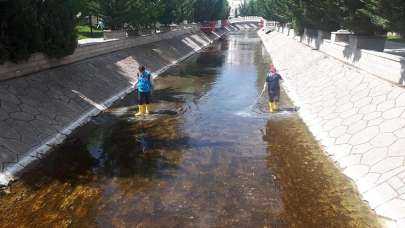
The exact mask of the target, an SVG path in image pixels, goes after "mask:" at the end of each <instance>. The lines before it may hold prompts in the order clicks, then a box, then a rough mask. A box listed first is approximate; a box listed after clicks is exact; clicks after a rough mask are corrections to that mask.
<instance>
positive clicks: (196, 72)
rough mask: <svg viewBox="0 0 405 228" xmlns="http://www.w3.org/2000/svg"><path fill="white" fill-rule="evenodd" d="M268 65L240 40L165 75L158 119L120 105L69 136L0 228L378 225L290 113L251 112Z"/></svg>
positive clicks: (7, 204) (28, 177) (248, 37)
mask: <svg viewBox="0 0 405 228" xmlns="http://www.w3.org/2000/svg"><path fill="white" fill-rule="evenodd" d="M269 63H270V59H269V56H268V55H267V54H266V51H265V49H264V47H263V46H262V44H261V42H260V39H259V38H258V37H257V35H256V34H255V33H237V34H231V35H229V36H228V37H227V38H226V39H224V40H221V41H219V42H217V43H216V44H215V45H213V46H212V47H211V48H209V49H207V50H206V51H205V52H203V53H201V54H199V55H196V56H194V57H192V58H190V59H188V60H187V61H186V62H184V63H181V64H179V65H178V66H176V67H173V68H172V69H170V70H169V71H168V72H166V73H165V74H164V75H162V76H161V77H160V78H159V80H158V81H157V83H156V86H157V91H155V93H154V96H153V97H154V103H155V105H154V106H155V110H157V111H159V112H158V113H157V114H155V115H152V116H150V117H147V118H144V119H142V118H134V117H133V114H134V113H135V108H134V107H135V105H136V101H135V100H136V98H135V96H133V95H129V96H128V97H127V98H125V99H124V100H122V101H119V102H117V103H116V104H115V105H114V106H113V107H112V108H110V109H109V110H107V111H106V112H105V113H103V114H101V115H100V116H98V117H95V118H94V119H93V120H92V122H91V123H89V124H88V125H86V126H84V127H82V128H80V129H78V130H77V131H75V132H74V134H73V135H72V136H71V137H69V139H68V140H67V141H66V142H65V143H64V144H63V145H61V146H60V147H59V148H58V149H57V150H55V151H54V152H52V153H51V154H50V155H49V156H47V157H46V158H44V159H43V161H42V162H41V163H40V164H39V165H38V166H37V167H35V168H33V169H32V170H31V171H29V172H27V173H26V174H25V175H24V176H23V177H22V179H21V180H19V181H17V182H15V183H14V184H13V185H12V186H11V193H10V194H7V195H5V194H4V195H2V196H1V197H0V205H1V206H0V226H1V227H304V228H307V227H308V228H314V227H320V228H324V227H345V228H346V227H356V228H357V227H379V225H378V221H377V219H376V216H375V215H374V213H373V212H372V211H371V210H370V209H369V208H368V206H367V205H366V204H365V203H364V202H363V201H362V200H361V199H360V197H359V195H358V193H357V191H356V190H355V188H354V187H353V186H352V185H351V183H350V181H349V180H348V179H347V178H346V177H345V176H344V175H343V174H342V173H341V172H340V171H339V170H338V169H337V168H336V167H335V166H334V164H333V162H331V161H330V160H329V159H328V157H327V156H326V155H325V154H324V152H323V151H322V150H321V148H320V147H319V145H318V143H317V142H316V141H315V140H314V138H313V137H312V136H311V135H310V133H309V132H308V131H307V128H306V126H305V125H304V123H302V121H301V120H300V118H299V117H298V115H297V113H295V112H288V111H287V112H282V113H277V114H272V115H269V114H268V113H267V112H266V110H267V107H266V103H267V102H266V100H265V99H262V100H261V101H260V102H259V103H258V104H257V105H254V106H253V108H252V109H249V108H248V107H250V106H251V104H252V102H254V101H255V99H256V97H257V94H258V93H259V92H260V91H261V89H262V85H263V82H264V76H265V73H266V71H267V68H268V64H269ZM281 106H282V107H284V108H287V109H286V110H294V109H293V106H292V104H291V102H290V101H289V100H288V98H287V97H286V95H283V99H282V101H281ZM288 108H290V109H288ZM241 112H243V113H244V114H245V115H238V113H241Z"/></svg>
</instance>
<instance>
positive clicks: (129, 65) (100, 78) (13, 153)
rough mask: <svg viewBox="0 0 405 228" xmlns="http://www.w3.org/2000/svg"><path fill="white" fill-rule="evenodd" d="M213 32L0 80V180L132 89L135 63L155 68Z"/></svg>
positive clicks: (172, 60) (190, 49)
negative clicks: (0, 172) (0, 167)
mask: <svg viewBox="0 0 405 228" xmlns="http://www.w3.org/2000/svg"><path fill="white" fill-rule="evenodd" d="M220 34H221V35H222V34H223V32H222V33H221V32H220ZM214 38H216V37H215V36H212V37H211V38H210V37H208V36H206V35H205V34H203V33H196V34H187V35H183V36H180V37H177V38H174V39H171V40H165V41H160V42H156V43H151V44H146V45H142V46H138V47H134V48H131V49H127V50H123V51H118V52H114V53H111V54H108V55H103V56H98V57H95V58H91V59H88V60H85V61H81V62H78V63H74V64H70V65H66V66H63V67H58V68H54V69H50V70H46V71H42V72H39V73H35V74H32V75H29V76H26V77H22V78H17V79H13V80H8V81H2V82H0V164H1V165H2V174H1V175H0V184H6V183H8V181H9V180H10V178H11V179H12V176H11V174H10V173H15V171H11V170H15V169H16V170H19V169H21V168H23V166H25V165H26V164H28V162H30V161H31V160H33V159H35V158H40V157H41V156H42V155H43V154H42V153H45V152H46V151H47V150H48V149H49V148H50V147H52V146H53V145H54V144H57V143H60V142H61V141H62V140H63V139H64V138H65V137H66V135H67V134H69V133H70V132H71V130H72V129H74V128H75V127H77V126H78V125H80V124H83V123H84V122H86V121H85V120H86V118H88V117H89V116H91V115H95V114H97V113H98V112H100V111H101V110H103V109H105V106H106V105H108V104H109V103H111V102H112V101H114V100H115V99H117V98H119V97H122V96H124V94H125V93H126V92H128V91H130V90H131V88H132V87H133V84H134V81H135V77H136V73H137V68H138V66H139V64H142V65H146V66H147V68H148V69H150V70H152V71H154V72H158V71H159V70H162V68H163V69H164V68H167V66H170V65H172V64H174V63H176V62H177V61H178V60H179V59H181V58H184V57H186V56H188V55H190V54H192V53H194V52H195V51H197V50H198V49H200V48H202V47H204V46H207V45H208V44H209V43H210V42H212V40H213V39H214ZM17 162H18V164H17V165H16V163H17ZM17 172H18V171H17Z"/></svg>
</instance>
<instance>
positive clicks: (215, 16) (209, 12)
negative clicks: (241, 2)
mask: <svg viewBox="0 0 405 228" xmlns="http://www.w3.org/2000/svg"><path fill="white" fill-rule="evenodd" d="M229 10H230V8H229V3H228V1H227V0H196V1H195V3H194V19H195V21H196V22H203V21H214V20H222V19H226V18H228V17H229Z"/></svg>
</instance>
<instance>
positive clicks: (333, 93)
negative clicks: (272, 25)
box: [259, 32, 405, 228]
mask: <svg viewBox="0 0 405 228" xmlns="http://www.w3.org/2000/svg"><path fill="white" fill-rule="evenodd" d="M259 35H260V36H261V37H262V40H263V42H264V45H265V46H266V48H267V50H268V51H269V53H270V55H271V57H272V59H273V62H274V63H275V65H276V66H277V67H278V68H279V69H286V70H285V71H282V72H280V73H281V74H282V76H283V77H284V79H285V81H286V82H285V85H284V87H285V88H286V90H287V93H288V94H289V96H291V98H292V100H293V101H294V103H296V105H297V106H300V108H301V109H300V115H301V117H302V118H303V120H304V121H305V123H306V124H307V125H308V127H309V129H310V130H311V131H312V133H313V134H314V135H315V137H316V138H317V139H318V140H319V141H320V142H321V144H323V145H324V146H325V150H326V151H327V152H328V153H329V154H330V156H331V157H332V158H333V159H334V160H335V161H337V163H338V164H339V165H340V167H341V168H342V170H343V172H344V173H345V174H346V175H347V176H348V177H350V178H351V179H353V180H354V182H355V183H356V184H357V187H358V189H359V191H360V193H361V194H362V196H363V198H364V199H365V200H366V201H368V202H369V205H370V206H371V207H372V208H373V209H374V210H375V211H376V212H377V214H378V215H380V216H382V217H384V218H386V219H387V222H388V223H387V224H388V225H387V226H392V227H398V228H399V227H405V226H404V224H405V89H403V88H400V87H398V86H396V85H393V84H391V83H389V82H387V81H384V80H381V79H379V78H376V77H374V76H372V75H371V74H368V73H366V72H363V71H361V70H359V69H356V68H353V67H352V66H349V65H346V64H344V63H343V62H341V61H338V60H336V59H334V58H332V57H329V56H327V55H326V54H324V53H321V52H319V51H316V50H312V49H311V48H310V47H307V46H305V45H303V44H302V43H299V42H298V41H296V40H294V39H292V38H290V37H287V36H285V35H283V34H281V33H278V32H273V33H270V34H264V33H263V32H259Z"/></svg>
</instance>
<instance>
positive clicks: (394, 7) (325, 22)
mask: <svg viewBox="0 0 405 228" xmlns="http://www.w3.org/2000/svg"><path fill="white" fill-rule="evenodd" d="M240 12H241V14H242V15H246V16H247V15H258V16H263V17H265V18H267V19H270V20H276V21H280V22H281V23H287V22H291V23H293V24H294V25H295V28H296V29H297V30H298V31H302V30H303V28H304V27H307V28H314V29H322V30H327V31H335V30H337V29H339V28H345V29H349V30H352V31H354V32H356V33H360V34H383V33H385V32H386V31H387V30H389V31H396V32H400V33H401V34H405V1H403V0H338V1H336V0H251V1H248V2H244V4H242V6H241V9H240Z"/></svg>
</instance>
